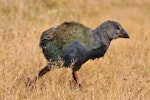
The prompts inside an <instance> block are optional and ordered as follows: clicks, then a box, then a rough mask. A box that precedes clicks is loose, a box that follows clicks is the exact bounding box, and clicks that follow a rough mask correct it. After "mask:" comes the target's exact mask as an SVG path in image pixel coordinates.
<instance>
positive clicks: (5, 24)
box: [0, 0, 150, 100]
mask: <svg viewBox="0 0 150 100" xmlns="http://www.w3.org/2000/svg"><path fill="white" fill-rule="evenodd" d="M107 20H114V21H118V22H119V23H120V24H121V25H122V26H123V27H124V28H125V29H126V31H127V32H128V33H129V35H130V37H131V38H130V39H129V40H124V39H119V40H116V41H113V42H112V44H111V46H110V48H109V50H108V52H107V53H106V55H105V57H104V58H102V59H97V60H94V61H91V60H90V61H89V62H87V63H86V64H84V65H83V67H82V68H81V70H80V72H81V73H82V77H83V80H84V81H85V82H84V83H83V84H84V85H85V89H84V90H83V91H80V90H76V89H74V88H75V87H76V86H74V85H73V84H74V83H73V82H72V81H71V80H72V76H71V69H65V68H62V69H57V68H56V69H57V70H53V71H52V72H51V73H49V74H47V76H45V77H44V78H43V79H41V81H39V82H38V83H37V84H36V85H37V86H36V88H35V89H34V91H29V90H28V88H27V87H26V86H25V84H26V82H27V78H31V79H32V78H33V77H35V76H36V75H37V73H38V71H39V70H40V69H41V68H43V67H44V66H45V65H46V63H47V62H46V59H45V58H44V56H43V54H42V50H41V49H40V48H39V40H40V35H41V34H42V32H43V31H45V30H47V29H48V28H51V27H55V26H57V25H59V24H61V23H63V22H64V21H77V22H80V23H82V24H84V25H86V26H87V27H91V28H93V29H94V28H96V27H98V26H99V25H100V24H101V23H103V22H104V21H107ZM149 28H150V0H142V1H141V0H0V100H12V99H13V100H18V99H19V100H22V99H29V100H30V99H31V100H34V99H36V100H45V99H46V100H47V99H49V98H51V100H58V99H59V100H120V99H121V100H129V99H130V100H148V99H149V98H150V30H149Z"/></svg>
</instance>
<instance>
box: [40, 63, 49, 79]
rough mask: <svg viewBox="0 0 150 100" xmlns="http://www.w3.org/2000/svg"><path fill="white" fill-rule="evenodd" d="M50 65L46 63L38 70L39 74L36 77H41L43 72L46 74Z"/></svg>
mask: <svg viewBox="0 0 150 100" xmlns="http://www.w3.org/2000/svg"><path fill="white" fill-rule="evenodd" d="M50 67H51V65H49V64H48V65H47V66H46V67H44V68H43V69H41V70H40V72H39V74H38V78H41V77H42V76H43V75H44V74H46V73H47V72H49V71H50Z"/></svg>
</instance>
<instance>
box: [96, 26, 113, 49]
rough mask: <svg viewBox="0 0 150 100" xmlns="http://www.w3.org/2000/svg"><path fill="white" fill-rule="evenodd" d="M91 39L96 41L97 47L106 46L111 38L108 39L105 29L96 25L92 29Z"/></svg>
mask: <svg viewBox="0 0 150 100" xmlns="http://www.w3.org/2000/svg"><path fill="white" fill-rule="evenodd" d="M93 40H94V42H95V43H96V45H97V48H99V47H101V46H102V45H106V46H107V48H108V47H109V45H110V42H111V41H112V39H110V38H109V36H108V35H107V33H106V31H105V29H103V28H101V27H97V28H96V29H94V30H93Z"/></svg>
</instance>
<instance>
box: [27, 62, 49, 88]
mask: <svg viewBox="0 0 150 100" xmlns="http://www.w3.org/2000/svg"><path fill="white" fill-rule="evenodd" d="M50 66H51V65H50V64H48V65H47V66H45V67H44V68H43V69H41V70H40V72H39V74H38V76H36V77H34V79H33V80H30V79H29V80H28V86H32V85H33V84H35V83H36V81H37V80H38V79H39V78H41V77H42V76H43V75H44V74H46V73H47V72H48V71H50Z"/></svg>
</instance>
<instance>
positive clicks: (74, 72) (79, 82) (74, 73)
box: [72, 71, 83, 88]
mask: <svg viewBox="0 0 150 100" xmlns="http://www.w3.org/2000/svg"><path fill="white" fill-rule="evenodd" d="M72 75H73V79H74V80H75V81H76V82H77V83H78V84H79V87H81V88H82V87H83V86H82V82H81V80H80V79H79V77H80V76H79V74H78V71H73V72H72Z"/></svg>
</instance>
